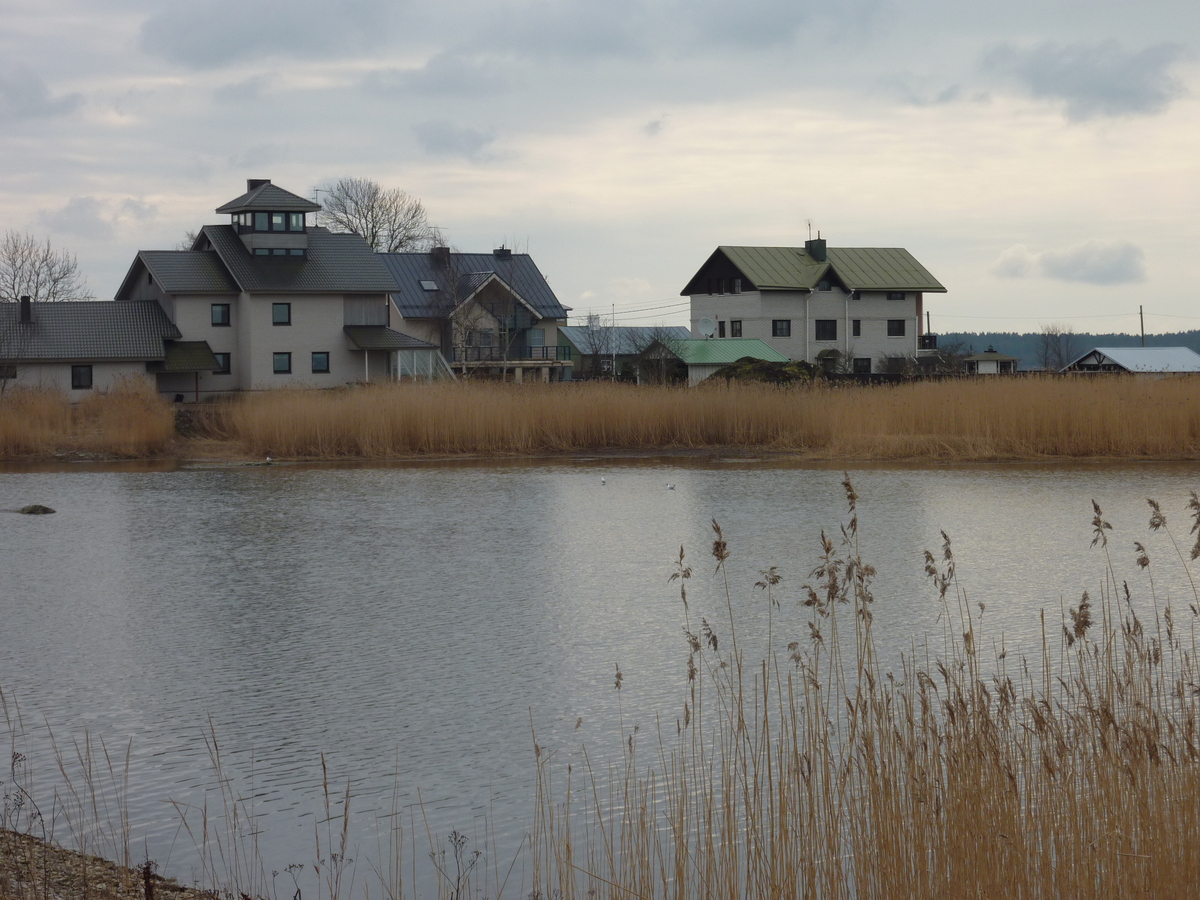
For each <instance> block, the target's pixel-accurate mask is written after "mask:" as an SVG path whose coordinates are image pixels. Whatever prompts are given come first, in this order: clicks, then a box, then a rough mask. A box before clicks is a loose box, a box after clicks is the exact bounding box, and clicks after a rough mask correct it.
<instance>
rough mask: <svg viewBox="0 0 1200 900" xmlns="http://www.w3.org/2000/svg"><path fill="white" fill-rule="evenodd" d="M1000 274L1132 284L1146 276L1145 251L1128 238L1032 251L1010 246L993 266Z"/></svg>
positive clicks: (1021, 245) (1005, 276) (1004, 276)
mask: <svg viewBox="0 0 1200 900" xmlns="http://www.w3.org/2000/svg"><path fill="white" fill-rule="evenodd" d="M992 273H993V274H994V275H998V276H1000V277H1001V278H1027V277H1030V276H1033V275H1039V274H1040V275H1043V276H1045V277H1046V278H1056V279H1058V280H1059V281H1079V282H1084V283H1086V284H1106V285H1107V284H1134V283H1137V282H1141V281H1145V280H1146V263H1145V253H1144V252H1143V251H1142V248H1141V247H1139V246H1138V245H1137V244H1134V243H1132V242H1131V241H1097V240H1092V241H1084V242H1083V243H1082V244H1076V245H1075V246H1073V247H1067V248H1065V249H1062V250H1046V251H1043V252H1042V253H1033V252H1032V251H1031V250H1029V249H1028V248H1027V247H1025V246H1024V245H1023V244H1017V245H1016V246H1014V247H1009V248H1008V249H1007V250H1005V251H1004V252H1003V253H1002V254H1000V258H999V259H998V260H996V262H995V264H994V265H993V266H992Z"/></svg>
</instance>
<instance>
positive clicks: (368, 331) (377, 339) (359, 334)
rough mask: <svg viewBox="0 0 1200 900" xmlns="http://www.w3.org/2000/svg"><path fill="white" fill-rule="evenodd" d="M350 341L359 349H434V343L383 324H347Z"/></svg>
mask: <svg viewBox="0 0 1200 900" xmlns="http://www.w3.org/2000/svg"><path fill="white" fill-rule="evenodd" d="M342 331H344V332H346V335H347V337H349V338H350V342H351V343H352V344H354V346H355V347H357V348H358V349H359V350H436V349H437V345H436V344H430V343H429V342H428V341H422V340H420V339H419V338H415V337H413V336H412V335H408V334H402V333H400V332H399V331H396V330H395V329H394V328H388V327H387V326H385V325H347V326H346V327H345V328H343V329H342Z"/></svg>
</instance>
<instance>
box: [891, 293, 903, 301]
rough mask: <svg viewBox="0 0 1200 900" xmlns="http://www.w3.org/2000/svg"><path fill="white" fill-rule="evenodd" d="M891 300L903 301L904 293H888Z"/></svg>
mask: <svg viewBox="0 0 1200 900" xmlns="http://www.w3.org/2000/svg"><path fill="white" fill-rule="evenodd" d="M888 299H889V300H903V299H904V291H888Z"/></svg>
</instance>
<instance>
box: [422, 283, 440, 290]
mask: <svg viewBox="0 0 1200 900" xmlns="http://www.w3.org/2000/svg"><path fill="white" fill-rule="evenodd" d="M421 290H423V291H436V290H437V282H436V281H422V282H421Z"/></svg>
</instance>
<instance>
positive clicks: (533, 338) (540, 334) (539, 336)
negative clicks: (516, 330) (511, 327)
mask: <svg viewBox="0 0 1200 900" xmlns="http://www.w3.org/2000/svg"><path fill="white" fill-rule="evenodd" d="M525 336H526V338H527V341H528V345H529V346H530V347H544V346H546V329H545V328H530V329H529V330H528V331H527V332H525Z"/></svg>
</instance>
